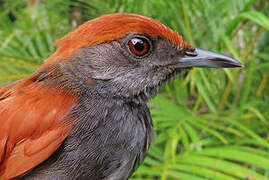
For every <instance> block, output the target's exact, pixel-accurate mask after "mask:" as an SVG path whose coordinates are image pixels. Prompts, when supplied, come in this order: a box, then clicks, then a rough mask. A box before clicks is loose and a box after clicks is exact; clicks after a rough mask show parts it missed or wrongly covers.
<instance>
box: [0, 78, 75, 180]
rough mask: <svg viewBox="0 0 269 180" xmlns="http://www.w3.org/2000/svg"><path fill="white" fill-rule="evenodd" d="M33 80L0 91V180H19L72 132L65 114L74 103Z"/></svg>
mask: <svg viewBox="0 0 269 180" xmlns="http://www.w3.org/2000/svg"><path fill="white" fill-rule="evenodd" d="M36 76H38V74H36V75H32V76H31V77H29V78H27V79H25V80H22V81H20V82H18V83H15V84H12V85H9V86H5V87H1V88H0V180H7V179H13V178H16V177H20V176H23V175H24V174H26V173H27V172H29V171H30V170H31V169H33V168H34V167H35V166H37V165H38V164H40V163H42V162H43V161H44V160H46V159H47V158H48V157H49V156H50V155H51V154H52V153H53V152H54V151H55V150H56V149H57V148H58V147H59V146H60V145H61V143H62V142H63V141H64V139H65V138H66V137H67V136H68V135H69V133H70V131H71V129H72V126H73V122H72V120H71V119H67V118H66V114H67V113H68V111H70V109H71V107H72V106H73V105H74V104H75V102H76V99H75V98H74V97H73V96H72V95H71V94H70V93H68V92H64V91H57V89H56V88H52V87H47V86H41V85H39V84H38V83H37V82H35V81H34V80H35V79H36Z"/></svg>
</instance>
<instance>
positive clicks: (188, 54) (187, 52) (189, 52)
mask: <svg viewBox="0 0 269 180" xmlns="http://www.w3.org/2000/svg"><path fill="white" fill-rule="evenodd" d="M185 55H187V56H197V55H198V52H197V51H196V50H194V51H185Z"/></svg>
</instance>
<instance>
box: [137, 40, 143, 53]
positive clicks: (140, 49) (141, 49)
mask: <svg viewBox="0 0 269 180" xmlns="http://www.w3.org/2000/svg"><path fill="white" fill-rule="evenodd" d="M134 48H135V50H137V51H139V52H141V51H143V50H144V48H145V47H144V42H143V41H141V40H140V41H136V42H135V43H134Z"/></svg>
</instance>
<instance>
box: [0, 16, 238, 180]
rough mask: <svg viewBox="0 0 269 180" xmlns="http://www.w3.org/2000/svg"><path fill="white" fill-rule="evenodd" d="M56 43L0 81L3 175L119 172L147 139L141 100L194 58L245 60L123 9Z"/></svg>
mask: <svg viewBox="0 0 269 180" xmlns="http://www.w3.org/2000/svg"><path fill="white" fill-rule="evenodd" d="M55 45H56V46H58V49H57V50H56V51H55V52H54V53H53V54H52V55H51V56H50V57H48V58H47V59H46V60H45V61H44V63H43V64H42V65H41V66H40V67H39V68H38V69H37V70H36V71H35V72H34V73H33V74H31V75H29V76H28V77H26V78H24V79H21V80H18V81H16V82H13V83H11V84H8V85H5V86H2V87H1V88H0V123H1V126H0V180H9V179H24V180H33V179H38V180H42V179H46V180H51V179H59V180H66V179H78V180H84V179H85V180H86V179H87V180H126V179H128V178H129V177H131V176H132V174H133V173H134V172H135V171H136V169H137V168H138V167H139V165H140V164H141V163H142V162H143V160H144V158H145V156H146V154H147V151H148V150H149V147H150V145H151V144H152V142H153V141H154V138H155V132H154V129H153V123H152V119H151V116H150V111H149V108H148V107H147V102H148V101H149V100H150V99H152V98H153V97H154V96H155V95H156V94H157V93H158V92H159V91H160V89H161V88H162V87H163V86H164V85H165V84H166V83H167V82H169V81H170V80H171V79H173V78H174V77H176V76H179V75H180V74H182V72H184V71H186V70H189V69H191V68H193V67H209V68H210V67H213V68H225V67H243V64H242V63H240V62H239V61H237V60H235V59H234V58H232V57H230V56H226V55H223V54H219V53H216V52H213V51H209V50H205V49H200V48H195V47H193V46H192V45H190V44H188V43H187V42H186V41H185V40H184V39H183V38H182V36H181V35H179V34H178V33H177V32H175V31H173V30H172V29H170V28H168V27H167V26H165V25H163V24H161V23H160V22H158V21H156V20H154V19H151V18H148V17H145V16H141V15H137V14H129V13H115V14H107V15H103V16H100V17H97V18H95V19H92V20H90V21H87V22H85V23H84V24H82V25H80V26H79V27H78V28H77V29H75V30H73V31H71V32H70V33H68V34H67V35H65V36H64V37H63V38H61V39H59V40H56V41H55Z"/></svg>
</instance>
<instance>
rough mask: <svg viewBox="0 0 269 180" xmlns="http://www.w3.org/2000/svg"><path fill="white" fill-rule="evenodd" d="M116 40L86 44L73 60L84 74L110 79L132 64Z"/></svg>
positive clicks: (95, 77)
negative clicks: (98, 43)
mask: <svg viewBox="0 0 269 180" xmlns="http://www.w3.org/2000/svg"><path fill="white" fill-rule="evenodd" d="M121 51H122V50H121V46H120V44H119V43H117V42H116V41H113V42H110V43H103V44H100V45H96V46H86V47H84V48H83V49H80V50H79V51H77V53H75V54H74V56H73V58H72V59H73V60H74V63H76V65H77V66H79V69H80V70H81V71H82V73H83V74H86V75H88V76H89V77H91V78H94V79H102V80H109V79H113V78H115V77H117V76H119V75H120V74H121V73H123V72H124V71H125V70H126V69H128V67H130V66H132V64H131V63H130V62H129V61H128V59H127V58H126V57H125V56H124V55H123V54H122V52H121Z"/></svg>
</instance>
